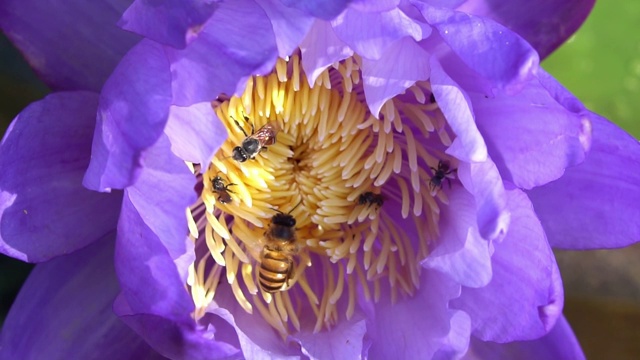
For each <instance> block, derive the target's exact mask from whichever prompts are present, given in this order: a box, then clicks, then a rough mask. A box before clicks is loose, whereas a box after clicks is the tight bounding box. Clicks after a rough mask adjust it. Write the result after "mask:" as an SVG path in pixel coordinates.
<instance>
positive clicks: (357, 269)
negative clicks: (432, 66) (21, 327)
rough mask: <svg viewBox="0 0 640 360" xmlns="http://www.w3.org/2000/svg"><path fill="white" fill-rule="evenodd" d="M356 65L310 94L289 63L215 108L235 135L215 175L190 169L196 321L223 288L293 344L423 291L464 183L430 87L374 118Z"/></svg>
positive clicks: (319, 82)
mask: <svg viewBox="0 0 640 360" xmlns="http://www.w3.org/2000/svg"><path fill="white" fill-rule="evenodd" d="M360 62H361V61H360V59H359V58H358V57H357V56H354V57H350V58H347V59H345V60H343V61H340V62H337V63H335V64H333V65H332V66H330V67H329V68H328V69H326V70H325V71H323V72H322V73H321V74H320V75H319V76H318V78H317V79H316V80H315V82H314V84H313V86H309V84H308V80H307V78H306V76H305V74H304V73H303V71H302V69H301V61H300V55H299V54H294V55H293V56H291V57H290V58H288V59H286V60H285V59H279V60H278V62H277V64H276V67H275V69H274V71H273V72H272V73H271V74H269V75H267V76H253V77H252V78H250V79H249V80H248V82H247V86H246V89H245V91H244V93H243V94H242V95H241V96H240V97H236V96H233V97H228V96H220V97H219V98H218V99H217V100H216V101H214V102H213V103H212V106H213V107H214V110H215V112H216V114H217V116H218V118H220V119H221V121H222V122H223V124H224V125H225V127H226V129H227V131H228V135H229V137H228V139H227V140H226V141H225V143H224V144H223V145H222V147H221V148H220V149H219V151H218V152H217V153H216V154H215V156H214V158H213V159H212V161H211V163H210V164H208V165H207V166H206V169H202V168H201V166H200V165H198V164H189V165H190V166H192V169H193V171H194V174H196V177H197V179H198V182H199V183H198V184H199V185H197V186H196V187H197V188H198V191H199V192H201V194H200V197H199V199H198V201H197V202H196V203H195V204H194V205H193V206H192V207H190V208H189V209H187V219H188V223H189V230H190V238H191V239H192V240H193V241H194V243H195V252H196V257H195V261H194V263H193V264H192V265H191V267H190V269H189V270H190V271H189V278H188V280H187V285H188V289H189V291H190V293H191V296H192V297H193V300H194V302H195V305H196V310H195V313H194V317H195V318H196V320H198V319H200V318H202V317H203V316H204V315H205V313H206V312H207V311H208V309H211V307H217V306H219V304H218V303H217V302H218V301H219V300H218V298H216V293H218V292H220V291H221V289H222V287H228V289H227V290H230V293H232V294H233V298H234V299H235V301H236V302H237V304H239V305H240V306H241V307H242V308H243V309H244V310H245V311H246V312H248V313H253V312H255V311H256V310H257V312H259V314H261V316H262V317H263V318H264V319H265V320H266V322H268V323H269V324H270V325H271V326H272V327H273V328H274V329H276V330H277V331H278V332H279V333H280V334H281V335H282V336H283V337H286V336H287V335H289V334H292V333H294V332H295V331H300V329H301V327H305V328H307V327H308V328H310V329H312V330H313V331H314V332H319V331H322V330H323V329H330V328H331V327H332V326H334V325H335V324H337V322H338V321H339V320H340V319H341V318H343V317H344V318H346V319H350V318H351V317H352V316H353V315H354V313H355V312H356V305H357V304H358V303H360V302H363V301H364V302H372V301H373V302H376V301H378V300H379V299H380V297H381V295H382V294H381V293H382V292H383V291H388V292H389V296H390V298H391V301H392V303H395V302H397V301H401V299H402V298H403V297H407V296H412V295H413V294H414V293H415V291H416V290H417V288H418V287H419V284H420V280H419V276H420V265H419V263H420V261H422V260H423V259H424V258H425V257H426V256H427V255H428V251H429V250H428V247H429V243H430V242H431V241H433V240H434V239H437V238H438V235H439V230H438V223H439V219H440V206H443V205H446V204H447V203H448V200H447V196H446V191H445V190H446V189H448V188H449V187H450V186H451V185H450V183H451V180H453V181H456V173H455V168H456V166H455V162H454V160H453V159H451V158H450V157H449V156H447V155H445V153H444V150H445V149H446V147H447V146H448V145H450V144H451V135H450V134H451V130H450V129H449V127H448V125H447V123H446V121H445V119H444V116H443V115H442V113H441V112H440V110H439V109H438V105H437V103H436V102H435V101H434V98H433V96H432V95H431V91H430V85H429V83H428V82H418V83H416V84H415V85H414V86H412V87H410V88H409V89H408V90H409V91H406V92H405V93H403V94H400V95H398V96H396V97H394V98H392V99H389V100H388V101H387V102H386V103H385V104H384V106H383V107H382V110H381V112H380V115H379V116H378V117H376V116H374V115H372V114H371V112H370V111H369V109H368V107H367V104H366V100H365V95H364V90H363V86H362V78H361V72H360V66H359V64H360ZM416 136H418V137H419V138H418V139H419V140H420V141H418V140H416ZM248 139H250V140H248ZM291 220H293V221H291ZM407 224H409V226H408V225H407ZM412 227H413V228H412ZM386 289H389V290H386ZM227 290H225V291H227ZM227 293H229V292H228V291H227ZM310 314H312V315H310ZM303 315H304V316H303ZM311 318H312V319H313V320H309V319H311Z"/></svg>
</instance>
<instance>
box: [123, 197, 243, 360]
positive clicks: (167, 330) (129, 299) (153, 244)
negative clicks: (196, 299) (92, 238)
mask: <svg viewBox="0 0 640 360" xmlns="http://www.w3.org/2000/svg"><path fill="white" fill-rule="evenodd" d="M165 220H167V219H165ZM184 238H186V233H185V234H184V235H183V236H182V238H179V239H174V241H176V242H178V243H183V241H182V239H184ZM170 250H171V249H169V250H168V249H167V248H166V247H165V244H163V243H162V242H161V241H160V238H158V236H157V235H156V234H155V233H154V232H153V231H152V230H151V229H150V228H149V226H147V224H146V223H145V219H143V218H142V217H141V214H139V213H138V210H137V209H136V208H135V207H134V206H133V204H132V203H131V201H130V199H129V190H126V191H125V199H124V201H123V204H122V213H121V217H120V222H119V224H118V237H117V242H116V253H115V264H116V272H117V274H118V278H119V280H120V284H121V286H122V296H121V297H119V298H118V301H117V302H116V304H115V305H114V310H115V311H116V314H118V316H120V317H121V318H122V320H123V321H125V322H126V323H127V325H129V326H130V327H132V328H133V329H134V330H135V331H136V332H138V334H140V336H142V337H143V338H144V339H145V340H146V341H147V342H148V343H149V344H151V346H153V347H154V349H155V350H156V351H158V352H160V353H161V354H163V355H165V356H168V357H173V358H175V357H178V358H193V359H206V358H211V357H215V356H217V357H224V356H228V355H231V354H234V353H236V352H237V349H236V348H235V347H233V346H232V345H230V344H228V343H226V342H223V341H215V340H214V339H212V338H211V336H210V335H211V334H210V332H209V331H208V330H207V329H202V328H198V327H197V325H196V323H195V321H194V320H193V318H192V317H191V313H192V312H193V310H194V304H193V301H192V299H191V297H190V296H189V294H188V293H187V291H186V289H185V283H186V279H183V278H181V275H180V274H179V272H178V269H177V268H176V264H175V263H174V260H173V259H172V254H171V253H170V252H169V251H170Z"/></svg>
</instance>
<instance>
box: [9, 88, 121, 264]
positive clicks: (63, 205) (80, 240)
mask: <svg viewBox="0 0 640 360" xmlns="http://www.w3.org/2000/svg"><path fill="white" fill-rule="evenodd" d="M97 103H98V96H97V95H96V94H93V93H89V92H67V93H56V94H52V95H49V96H47V97H46V98H45V99H44V100H41V101H38V102H35V103H33V104H31V105H29V106H28V107H27V108H26V109H25V110H23V111H22V112H21V113H20V114H19V115H18V116H17V117H16V118H15V120H14V121H13V123H12V124H11V126H10V127H9V129H8V130H7V132H6V134H5V136H4V139H3V140H2V144H0V168H1V169H2V171H3V173H2V176H1V177H0V252H2V253H4V254H6V255H9V256H12V257H15V258H17V259H20V260H23V261H30V262H40V261H45V260H48V259H50V258H52V257H55V256H58V255H62V254H68V253H70V252H73V251H75V250H78V249H80V248H82V247H85V246H87V245H88V244H90V243H91V242H93V241H95V240H96V239H99V238H101V237H102V236H104V234H106V233H107V232H109V231H111V230H113V229H115V227H116V223H117V219H118V209H119V207H120V201H121V195H120V194H100V193H96V192H93V191H89V190H87V189H85V188H84V187H82V176H83V175H84V171H85V170H86V168H87V165H88V164H89V159H90V154H91V152H90V150H91V134H92V132H93V130H92V128H93V122H94V119H95V113H96V107H97Z"/></svg>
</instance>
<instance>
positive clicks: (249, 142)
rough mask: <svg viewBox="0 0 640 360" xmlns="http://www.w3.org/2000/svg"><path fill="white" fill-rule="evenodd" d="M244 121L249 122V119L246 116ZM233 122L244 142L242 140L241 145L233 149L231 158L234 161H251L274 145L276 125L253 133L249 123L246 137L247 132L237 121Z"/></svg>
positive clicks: (277, 129) (252, 127)
mask: <svg viewBox="0 0 640 360" xmlns="http://www.w3.org/2000/svg"><path fill="white" fill-rule="evenodd" d="M232 119H233V117H232ZM244 120H245V121H246V122H249V118H248V117H246V116H245V117H244ZM233 121H234V122H235V123H236V126H237V127H238V128H240V130H241V131H242V133H243V134H244V136H245V138H244V140H242V144H241V145H240V146H236V147H234V148H233V154H232V156H231V157H232V158H233V159H234V160H236V161H238V162H245V161H247V160H248V159H253V158H255V157H256V155H258V153H260V152H261V151H265V150H267V146H269V145H273V144H275V143H276V135H277V134H278V131H279V130H280V128H279V127H278V125H277V124H276V123H268V124H266V125H264V126H263V127H261V128H260V129H258V131H255V128H254V126H253V123H250V125H251V135H248V134H247V132H246V131H244V128H243V127H242V126H240V123H239V122H238V120H236V119H233Z"/></svg>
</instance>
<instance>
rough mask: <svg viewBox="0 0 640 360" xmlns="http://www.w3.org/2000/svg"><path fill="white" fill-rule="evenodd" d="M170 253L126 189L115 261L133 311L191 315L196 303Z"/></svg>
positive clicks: (171, 316) (181, 316)
mask: <svg viewBox="0 0 640 360" xmlns="http://www.w3.org/2000/svg"><path fill="white" fill-rule="evenodd" d="M183 237H186V234H184V235H183ZM171 255H172V254H171V253H170V252H169V250H168V249H167V248H166V247H165V246H164V245H163V244H162V242H161V241H160V239H159V238H158V235H156V234H155V233H153V231H152V230H151V229H150V228H149V226H148V225H147V224H146V223H145V220H144V219H143V218H142V217H141V216H140V214H139V213H138V210H137V209H136V208H135V207H134V205H133V204H132V202H131V200H130V199H129V194H128V190H127V191H125V198H124V201H123V204H122V213H121V217H120V222H119V224H118V239H117V243H116V260H115V261H116V271H117V272H118V277H119V279H120V283H121V285H122V293H123V295H124V297H125V299H126V301H127V302H128V303H129V306H130V307H131V309H132V311H133V312H134V313H148V314H156V315H159V316H163V317H167V318H172V319H177V320H182V321H186V319H187V318H189V314H190V313H191V311H193V307H194V305H193V302H192V301H191V298H190V297H189V295H188V294H187V292H186V290H185V288H184V281H183V279H181V278H180V276H179V274H178V271H177V269H176V266H175V265H174V263H173V259H172V256H171Z"/></svg>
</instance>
